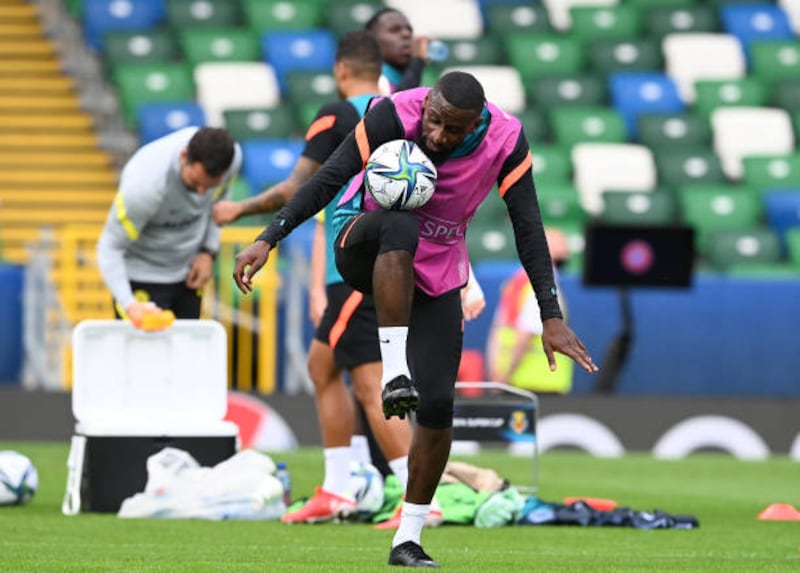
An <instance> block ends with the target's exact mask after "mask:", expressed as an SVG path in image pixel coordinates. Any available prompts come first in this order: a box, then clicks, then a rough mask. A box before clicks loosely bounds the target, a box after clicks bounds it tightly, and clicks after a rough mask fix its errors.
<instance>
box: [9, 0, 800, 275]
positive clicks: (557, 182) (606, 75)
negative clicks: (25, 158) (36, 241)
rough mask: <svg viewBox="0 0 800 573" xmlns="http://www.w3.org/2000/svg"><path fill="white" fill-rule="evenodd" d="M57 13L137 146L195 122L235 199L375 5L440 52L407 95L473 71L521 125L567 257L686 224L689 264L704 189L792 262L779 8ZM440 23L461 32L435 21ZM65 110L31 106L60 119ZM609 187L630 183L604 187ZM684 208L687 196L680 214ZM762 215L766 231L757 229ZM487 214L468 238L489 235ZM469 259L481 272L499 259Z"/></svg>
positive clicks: (363, 5) (216, 1)
mask: <svg viewBox="0 0 800 573" xmlns="http://www.w3.org/2000/svg"><path fill="white" fill-rule="evenodd" d="M14 4H19V5H26V4H25V2H22V1H21V0H20V1H19V2H14ZM66 4H67V6H68V7H69V10H70V13H71V14H72V15H73V16H74V17H75V18H76V19H77V21H78V22H79V23H80V25H81V27H82V29H83V33H84V37H85V39H86V41H87V43H88V45H89V46H91V47H92V48H93V49H94V50H95V51H96V53H97V54H98V56H99V57H100V59H101V60H102V63H103V69H104V71H105V74H106V79H107V81H108V83H109V85H111V86H112V87H113V88H114V89H115V90H116V92H117V95H118V98H119V100H120V104H121V112H122V117H123V118H124V120H125V125H126V126H127V128H128V129H130V130H131V131H132V132H133V133H135V134H136V136H137V137H138V138H139V141H140V142H144V141H149V140H150V139H152V138H154V137H157V136H158V135H157V134H161V133H164V132H166V131H168V130H171V129H175V128H177V127H180V126H182V125H186V122H191V123H200V122H206V123H208V124H211V125H226V126H227V127H228V128H229V129H231V131H232V132H233V133H234V135H235V136H236V137H237V139H240V140H241V141H243V142H244V143H247V144H248V147H249V148H250V149H251V151H250V153H249V154H248V157H249V160H248V159H246V160H245V170H244V173H243V179H244V183H243V184H242V185H241V186H240V187H239V188H238V189H237V192H239V193H247V192H250V191H254V190H257V189H259V188H260V187H261V186H262V185H263V184H265V183H267V182H269V180H270V179H271V178H272V177H276V175H275V172H274V171H271V170H274V169H275V168H276V163H275V162H273V161H269V160H265V155H264V154H266V153H273V152H274V149H279V150H282V152H280V153H278V156H283V157H291V156H292V155H293V153H294V151H293V150H296V149H297V145H298V139H297V138H298V137H299V136H301V135H302V133H303V131H304V128H305V126H306V125H308V123H309V122H310V121H311V119H312V117H313V115H314V113H315V112H316V110H317V109H318V107H319V105H320V104H321V103H323V102H327V101H330V100H332V99H334V98H335V97H336V92H335V85H334V82H333V78H332V76H331V65H332V59H333V53H334V46H335V42H336V37H337V36H338V35H340V34H341V33H343V32H345V31H347V30H350V29H354V28H358V27H361V26H363V24H364V22H366V20H367V19H368V18H369V17H370V16H371V15H372V14H374V13H375V11H377V10H379V9H381V8H383V7H385V6H392V7H396V8H398V9H400V10H402V11H403V12H405V13H406V14H407V15H408V17H409V19H410V21H411V22H412V23H413V24H414V26H415V31H416V32H417V33H420V34H428V35H431V36H433V37H437V38H441V39H442V40H444V41H445V42H446V44H447V45H448V48H449V56H448V58H447V60H446V61H444V62H440V63H432V64H430V65H429V66H428V67H427V68H426V70H425V73H424V75H423V83H424V84H425V85H431V84H432V83H433V82H434V81H435V80H436V78H437V77H438V76H439V75H440V74H441V73H443V72H444V71H445V70H449V69H454V68H456V69H464V70H467V71H472V72H474V73H475V74H476V75H477V76H478V77H479V78H480V79H481V80H482V81H483V82H484V84H485V85H486V88H487V93H488V94H489V97H490V98H491V99H492V100H494V101H496V102H497V103H499V104H500V105H501V107H504V108H505V109H507V110H509V111H512V112H514V113H516V114H517V115H518V116H519V117H520V119H521V121H522V122H523V126H524V129H525V134H526V136H527V138H528V140H529V141H530V143H531V146H532V153H533V157H534V174H535V178H536V182H537V187H538V191H539V195H540V202H541V204H542V212H543V216H544V217H545V219H546V220H547V221H548V222H550V223H554V224H559V225H563V226H564V228H565V229H566V230H567V231H568V234H571V236H572V237H573V240H574V241H576V242H577V241H578V239H577V236H578V234H579V233H580V232H581V229H582V226H583V225H584V224H585V222H586V221H588V220H591V219H592V218H593V217H601V218H602V219H603V220H606V221H614V222H619V223H623V222H632V223H633V222H635V223H642V222H645V223H647V224H662V223H667V222H675V221H680V220H687V221H690V222H691V223H692V224H696V225H700V230H701V233H700V234H701V235H702V236H703V241H704V242H703V244H704V245H705V240H706V239H707V238H708V237H709V236H710V235H709V233H707V232H706V230H705V227H704V226H703V225H705V222H704V221H705V219H703V217H700V216H699V215H697V213H696V209H698V208H697V207H692V208H690V207H689V205H690V204H692V205H693V204H694V203H692V201H693V200H697V201H701V199H702V198H704V197H706V195H704V192H703V188H705V191H706V192H708V191H709V189H711V190H713V192H714V193H717V192H721V191H722V190H726V193H727V194H726V195H725V196H726V197H728V196H732V197H735V199H733V203H734V204H735V205H737V210H735V211H736V212H737V214H738V208H740V209H742V210H743V212H747V213H750V215H749V216H748V217H743V218H742V223H741V224H742V225H744V224H745V223H746V224H747V225H749V226H750V227H752V228H766V227H769V229H768V230H770V229H771V230H772V231H773V232H775V233H776V234H777V236H778V239H779V244H780V245H782V246H783V247H784V248H783V250H779V255H780V257H783V259H782V260H783V261H789V260H790V258H789V257H790V256H791V249H790V247H789V245H790V242H791V241H790V240H789V237H791V236H792V230H793V229H794V228H795V226H797V225H800V222H798V221H796V220H791V218H789V219H780V220H781V221H783V223H781V224H780V225H779V226H778V227H777V228H773V227H772V224H771V221H772V220H773V219H774V218H775V217H778V218H780V216H779V215H777V214H776V213H777V211H780V208H779V207H778V206H777V204H775V205H773V204H772V203H768V201H771V202H780V201H787V202H788V201H790V199H789V197H790V196H791V194H792V193H794V192H796V191H797V181H800V155H798V152H797V134H798V130H800V40H798V29H799V28H800V3H798V2H796V1H794V0H779V1H777V2H766V1H757V0H748V1H744V0H741V1H740V0H707V1H700V0H480V1H478V0H446V1H445V0H437V1H436V2H430V1H423V0H387V1H385V2H383V1H381V0H346V1H344V2H336V3H329V2H323V1H320V0H295V1H291V2H289V1H278V2H262V1H259V0H124V2H122V4H125V6H126V7H125V9H121V8H120V5H121V4H120V3H118V2H117V3H115V2H113V1H112V0H68V1H67V3H66ZM456 13H457V14H459V18H454V17H452V15H453V14H456ZM38 49H39V50H45V51H44V52H42V53H41V54H40V55H37V56H36V65H37V66H43V65H45V64H44V63H43V62H42V61H41V60H44V59H45V58H44V55H45V53H46V48H41V47H40V48H38ZM50 54H51V56H52V57H53V58H55V54H54V53H53V52H51V53H50ZM48 57H50V56H48ZM51 61H55V60H51ZM3 65H5V64H3ZM50 65H53V64H52V63H51V64H50ZM32 69H34V68H32ZM63 81H65V82H68V81H69V78H64V79H63ZM2 97H3V98H6V96H5V95H4V96H2ZM65 102H66V100H63V101H62V102H61V103H56V102H52V101H51V103H50V104H49V105H51V106H54V107H52V108H51V109H53V110H64V109H67V108H69V107H70V106H71V105H72V106H74V105H75V102H74V101H73V102H71V103H69V104H68V103H65ZM29 105H31V104H29ZM59 113H60V112H59ZM748 118H749V119H748ZM764 118H768V119H764ZM14 121H21V120H14ZM72 121H74V122H77V121H78V120H72ZM82 121H84V122H87V121H88V123H84V124H82V125H84V127H82V128H81V129H83V130H84V132H82V135H81V136H80V138H76V139H72V140H70V141H71V142H73V143H76V142H77V144H78V145H80V146H85V147H92V146H96V141H95V140H94V137H95V136H94V134H93V131H92V125H91V122H90V121H89V120H88V119H86V118H84V120H82ZM770 122H774V127H773V123H770ZM12 124H13V121H12ZM65 125H66V124H65ZM75 125H76V126H77V125H78V123H75ZM71 129H72V130H73V131H77V130H78V128H77V127H74V128H71ZM65 130H66V127H65V128H64V130H62V131H65ZM30 137H33V134H31V135H30ZM49 137H51V138H55V137H56V134H55V133H51V134H49ZM592 145H600V146H602V149H605V150H608V153H609V155H607V156H606V155H603V157H604V158H605V159H604V162H599V163H598V162H594V163H593V162H592V160H587V159H585V157H586V155H587V152H586V150H588V149H593V148H592ZM630 149H636V150H637V151H638V152H640V153H639V155H638V157H648V158H649V159H648V160H643V162H642V165H643V166H644V165H645V164H646V165H647V167H643V170H642V171H641V172H638V173H639V175H637V176H636V177H633V174H634V173H637V170H636V169H631V168H627V169H622V168H619V169H614V168H610V167H609V166H610V165H626V166H627V165H628V164H627V163H626V161H630V160H629V159H624V157H625V156H624V155H619V153H625V152H627V150H630ZM253 150H257V151H253ZM17 152H18V150H15V153H17ZM98 153H100V152H98ZM281 153H282V155H281ZM15 157H16V155H15ZM95 161H96V160H95ZM587 162H588V163H587ZM248 164H250V165H248ZM254 164H257V165H254ZM278 164H280V161H279V162H278ZM587 165H592V167H587ZM278 171H280V169H278ZM618 172H626V174H627V175H630V176H631V177H632V179H635V182H631V181H622V182H619V183H618V182H616V181H615V180H614V177H615V176H617V177H618V176H619V175H620V173H618ZM645 173H646V175H645ZM590 174H591V175H590ZM245 184H246V185H245ZM687 189H688V190H689V191H693V192H694V191H700V193H698V194H697V197H696V198H693V199H687V198H686V197H687V196H688V194H689V191H687ZM10 196H11V197H16V196H17V195H13V194H12V195H10ZM79 196H80V195H79ZM744 197H748V198H747V199H745V198H744ZM768 197H769V199H768ZM778 198H780V200H779V199H778ZM739 201H741V202H743V203H746V204H747V205H748V207H747V209H745V208H744V207H743V206H741V205H739ZM753 202H754V204H751V203H753ZM723 203H724V201H723ZM768 204H769V205H770V208H771V209H776V210H777V211H776V213H773V212H772V211H770V212H767V207H768ZM499 208H500V209H502V208H503V205H502V203H500V204H499ZM488 211H490V210H489V209H487V213H479V214H477V215H476V220H477V219H486V218H489V219H492V220H494V221H497V216H495V215H493V216H491V217H489V215H488ZM690 211H691V213H692V214H691V215H690V214H689V212H690ZM2 216H3V215H0V217H2ZM701 219H702V220H701ZM736 230H737V231H738V230H746V229H736ZM487 232H488V231H486V232H476V233H475V235H486V233H487ZM784 238H785V242H784ZM487 240H488V241H489V243H490V244H495V245H496V244H497V243H499V242H501V241H495V242H494V243H491V241H492V239H491V238H490V239H487ZM471 241H472V243H473V244H474V243H476V242H480V243H481V244H483V243H484V241H483V240H480V241H479V240H478V239H477V238H476V237H473V238H472V239H471ZM476 248H479V247H476ZM480 248H483V247H480ZM484 251H485V252H486V254H487V256H492V257H496V256H498V253H504V252H505V251H504V250H503V249H502V248H501V249H494V250H492V249H484ZM484 251H480V252H484ZM704 253H705V254H708V252H707V251H704V252H700V253H699V254H700V255H701V256H702V255H703V254H704ZM512 255H513V253H512ZM723 258H724V257H723ZM737 265H738V263H736V264H731V265H722V264H716V265H715V267H714V268H718V269H721V268H736V267H737ZM751 268H756V266H755V265H751Z"/></svg>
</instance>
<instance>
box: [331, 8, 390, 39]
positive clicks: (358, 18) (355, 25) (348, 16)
mask: <svg viewBox="0 0 800 573" xmlns="http://www.w3.org/2000/svg"><path fill="white" fill-rule="evenodd" d="M381 8H383V3H382V2H381V1H380V0H348V1H346V2H330V3H329V4H328V5H327V6H326V7H325V25H326V27H328V28H329V29H330V30H331V31H333V33H334V34H336V35H337V36H341V35H342V34H344V33H345V32H349V31H350V30H358V29H360V28H363V27H364V24H366V23H367V21H368V20H369V19H370V18H372V16H373V15H374V14H375V13H376V12H377V11H378V10H380V9H381Z"/></svg>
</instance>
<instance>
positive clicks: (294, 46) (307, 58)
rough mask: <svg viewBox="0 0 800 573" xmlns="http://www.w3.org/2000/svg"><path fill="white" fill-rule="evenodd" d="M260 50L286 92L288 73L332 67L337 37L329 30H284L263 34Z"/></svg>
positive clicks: (322, 69)
mask: <svg viewBox="0 0 800 573" xmlns="http://www.w3.org/2000/svg"><path fill="white" fill-rule="evenodd" d="M261 47H262V51H263V53H264V58H265V61H266V62H267V63H268V64H270V65H271V66H272V67H273V68H274V70H275V73H276V75H277V76H278V83H279V84H280V87H281V92H282V93H285V91H286V76H287V75H288V74H289V73H291V72H297V71H326V72H327V71H329V70H330V69H331V68H333V60H334V56H335V54H336V38H335V37H334V35H333V33H332V32H331V31H330V30H281V31H274V32H265V33H264V34H262V35H261Z"/></svg>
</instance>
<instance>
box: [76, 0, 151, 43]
mask: <svg viewBox="0 0 800 573" xmlns="http://www.w3.org/2000/svg"><path fill="white" fill-rule="evenodd" d="M163 18H164V6H163V3H162V0H85V3H84V7H83V34H84V37H85V39H86V43H87V44H88V45H89V47H91V48H92V49H94V50H95V51H98V52H100V51H101V50H102V49H103V35H104V34H106V33H107V32H114V31H123V30H124V31H133V30H148V29H151V28H153V27H155V26H156V25H157V24H158V23H159V22H161V20H162V19H163Z"/></svg>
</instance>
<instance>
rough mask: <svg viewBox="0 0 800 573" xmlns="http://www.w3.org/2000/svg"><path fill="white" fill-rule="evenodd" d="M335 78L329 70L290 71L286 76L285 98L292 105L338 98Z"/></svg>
mask: <svg viewBox="0 0 800 573" xmlns="http://www.w3.org/2000/svg"><path fill="white" fill-rule="evenodd" d="M338 94H339V92H338V89H337V87H336V78H334V77H333V73H332V72H331V71H328V70H326V71H322V70H321V71H312V72H291V73H289V74H287V76H286V100H287V101H290V102H291V103H292V104H293V105H295V106H299V105H303V104H314V105H315V106H317V107H319V106H320V105H322V104H323V103H327V102H331V101H335V100H336V99H337V98H338Z"/></svg>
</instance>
